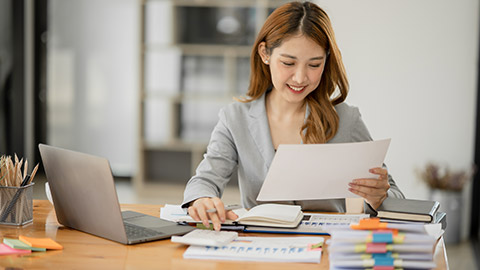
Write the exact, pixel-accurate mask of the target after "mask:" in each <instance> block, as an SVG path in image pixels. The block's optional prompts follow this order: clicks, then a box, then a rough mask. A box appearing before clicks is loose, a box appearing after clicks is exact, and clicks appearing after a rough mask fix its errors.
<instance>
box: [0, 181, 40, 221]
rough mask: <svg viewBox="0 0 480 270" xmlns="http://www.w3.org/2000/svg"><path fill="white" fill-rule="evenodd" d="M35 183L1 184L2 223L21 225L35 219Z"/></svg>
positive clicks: (0, 214) (0, 211)
mask: <svg viewBox="0 0 480 270" xmlns="http://www.w3.org/2000/svg"><path fill="white" fill-rule="evenodd" d="M33 185H34V183H31V184H29V185H26V186H23V187H6V186H0V224H4V225H16V226H19V225H25V224H27V223H30V222H32V221H33Z"/></svg>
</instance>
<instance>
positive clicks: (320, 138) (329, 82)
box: [241, 2, 348, 143]
mask: <svg viewBox="0 0 480 270" xmlns="http://www.w3.org/2000/svg"><path fill="white" fill-rule="evenodd" d="M298 34H302V35H304V36H306V37H308V38H310V39H312V40H313V41H315V42H316V43H317V44H319V45H320V46H321V47H322V48H324V49H325V51H326V52H327V59H326V61H325V67H324V71H323V75H322V79H321V81H320V84H319V85H318V87H317V89H315V90H314V91H312V92H311V93H310V94H309V95H308V96H307V97H306V98H305V99H306V102H307V104H308V106H309V108H310V114H309V116H308V118H307V120H306V122H305V124H304V125H303V126H302V129H301V130H300V134H301V136H302V140H303V142H304V143H325V142H327V141H328V140H330V139H332V138H333V137H334V136H335V134H336V132H337V130H338V122H339V119H338V115H337V112H336V111H335V108H334V105H337V104H339V103H342V102H343V101H345V98H346V97H347V93H348V81H347V75H346V72H345V68H344V66H343V62H342V56H341V54H340V50H339V49H338V47H337V43H336V41H335V35H334V32H333V29H332V25H331V22H330V19H329V18H328V15H327V13H325V11H323V10H322V9H321V8H320V7H318V6H317V5H315V4H313V3H310V2H304V3H301V2H291V3H287V4H284V5H282V6H280V7H278V8H277V9H275V10H274V11H273V13H272V14H270V16H269V17H268V18H267V20H266V21H265V23H264V25H263V27H262V29H261V30H260V32H259V34H258V36H257V39H256V41H255V44H254V45H253V48H252V54H251V62H250V64H251V76H250V86H249V89H248V92H247V96H248V99H244V100H241V101H243V102H248V101H252V100H255V99H258V98H259V97H261V96H262V95H263V94H264V93H265V91H267V89H268V88H270V87H272V77H271V74H270V69H269V67H268V66H267V65H265V64H264V63H263V61H262V59H261V57H260V55H259V54H258V46H259V44H260V43H261V42H265V45H266V48H267V53H268V54H271V53H272V51H273V49H275V48H277V47H279V46H280V45H281V43H282V41H283V40H285V39H287V38H289V37H292V36H293V35H298ZM337 87H338V90H339V91H338V92H337V93H335V90H336V89H337ZM334 93H335V94H336V95H335V96H333V95H334ZM305 129H306V132H305V133H304V132H303V130H305Z"/></svg>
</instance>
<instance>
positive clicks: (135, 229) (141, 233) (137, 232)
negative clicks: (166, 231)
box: [124, 223, 162, 239]
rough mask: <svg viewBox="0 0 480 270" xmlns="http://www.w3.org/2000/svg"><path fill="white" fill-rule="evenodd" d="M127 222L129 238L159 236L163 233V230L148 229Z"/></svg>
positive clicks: (126, 227)
mask: <svg viewBox="0 0 480 270" xmlns="http://www.w3.org/2000/svg"><path fill="white" fill-rule="evenodd" d="M124 224H125V231H126V232H127V238H128V239H136V238H145V237H150V236H158V235H161V234H162V233H161V232H157V231H155V230H152V229H148V228H145V227H140V226H137V225H133V224H129V223H124Z"/></svg>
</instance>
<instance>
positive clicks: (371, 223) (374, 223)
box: [350, 218, 388, 230]
mask: <svg viewBox="0 0 480 270" xmlns="http://www.w3.org/2000/svg"><path fill="white" fill-rule="evenodd" d="M387 225H388V223H386V222H380V219H379V218H367V219H361V220H360V223H359V224H352V225H350V227H351V228H352V229H354V230H378V229H386V228H387Z"/></svg>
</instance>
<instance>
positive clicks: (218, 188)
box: [182, 109, 238, 207]
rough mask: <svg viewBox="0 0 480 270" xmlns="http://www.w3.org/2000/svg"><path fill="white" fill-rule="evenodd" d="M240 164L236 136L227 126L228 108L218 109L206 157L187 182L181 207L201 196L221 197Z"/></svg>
mask: <svg viewBox="0 0 480 270" xmlns="http://www.w3.org/2000/svg"><path fill="white" fill-rule="evenodd" d="M237 164H238V155H237V150H236V145H235V143H234V141H233V136H232V134H231V132H230V129H229V128H228V120H227V117H226V114H225V110H224V109H222V110H220V112H219V121H218V123H217V125H216V126H215V128H214V130H213V132H212V135H211V137H210V142H209V143H208V146H207V152H206V153H205V155H204V157H203V160H202V161H201V162H200V164H199V165H198V167H197V170H196V173H195V175H194V176H193V177H192V178H190V180H189V181H188V182H187V186H186V188H185V191H184V195H183V202H182V207H188V204H189V203H190V202H192V201H194V200H196V199H198V198H202V197H221V196H222V194H223V191H224V190H225V186H226V185H227V183H228V182H229V181H230V178H231V176H232V173H233V172H234V170H235V168H236V166H237Z"/></svg>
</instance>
